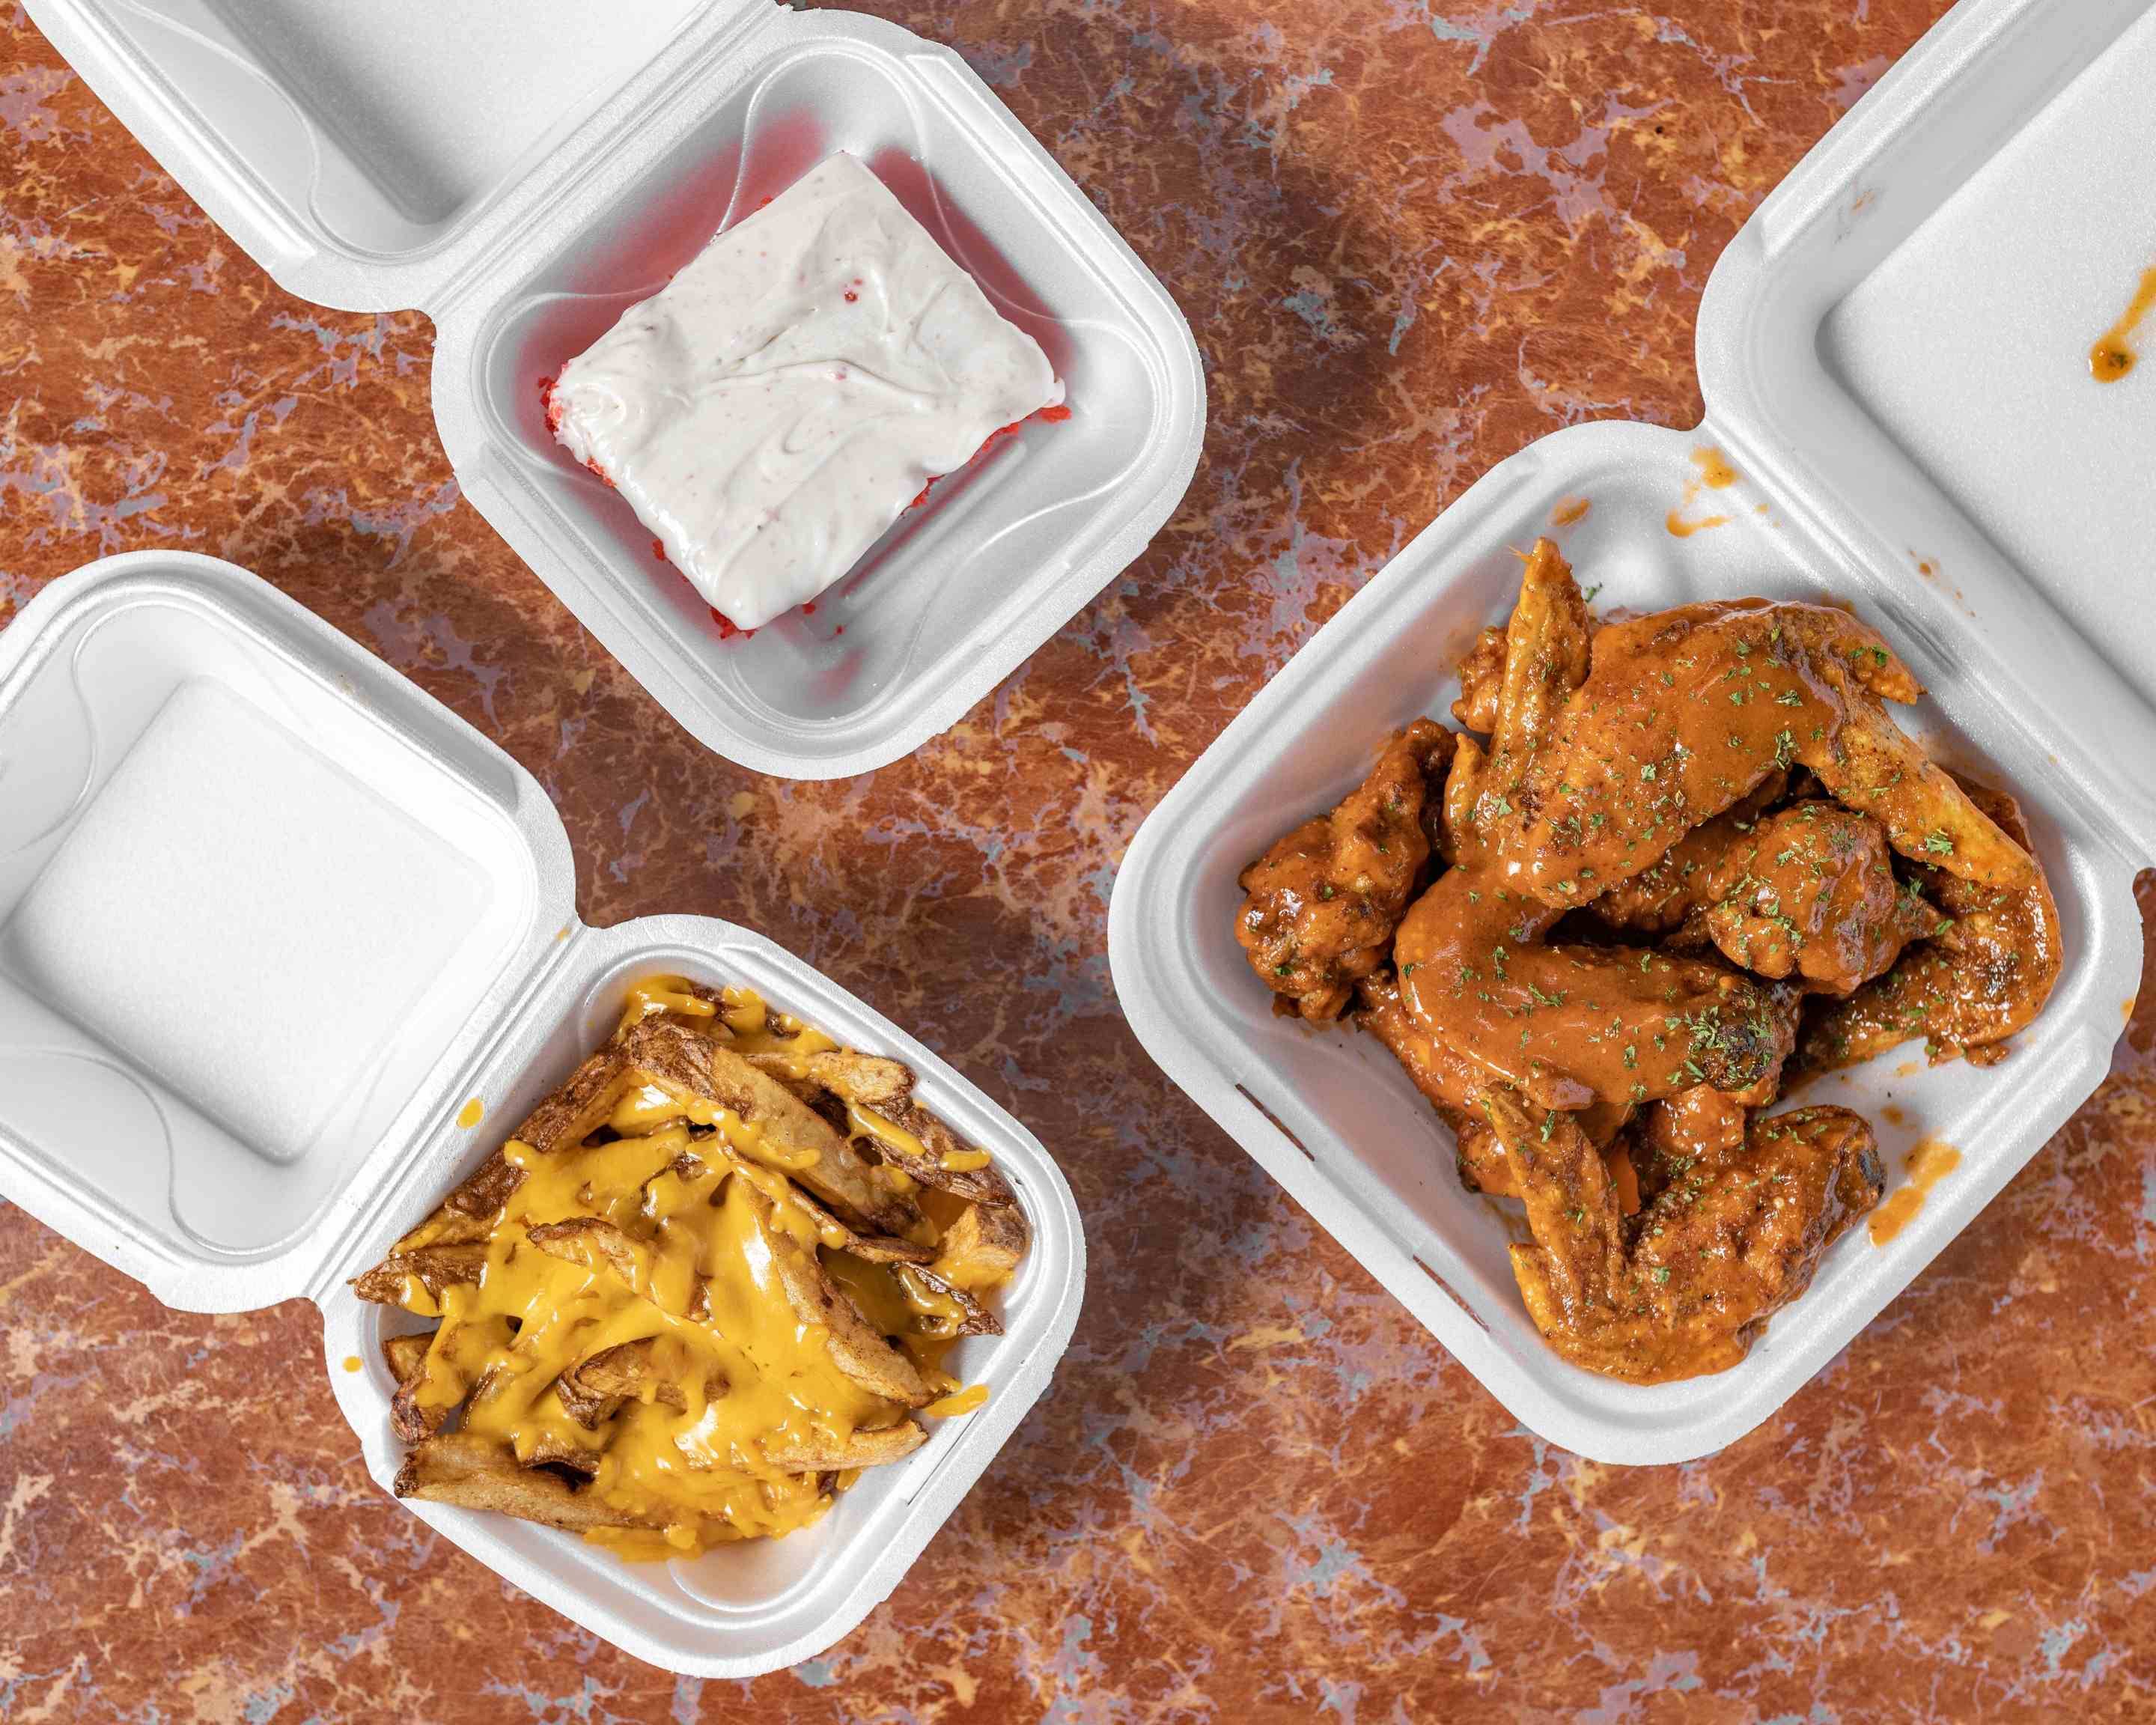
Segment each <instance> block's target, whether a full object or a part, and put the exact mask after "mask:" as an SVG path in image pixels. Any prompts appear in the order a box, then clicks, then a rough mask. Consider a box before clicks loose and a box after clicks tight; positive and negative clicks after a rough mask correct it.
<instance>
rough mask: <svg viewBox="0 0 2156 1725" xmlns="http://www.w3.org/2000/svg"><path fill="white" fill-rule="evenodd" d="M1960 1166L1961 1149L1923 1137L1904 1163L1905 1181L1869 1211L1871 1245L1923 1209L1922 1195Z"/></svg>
mask: <svg viewBox="0 0 2156 1725" xmlns="http://www.w3.org/2000/svg"><path fill="white" fill-rule="evenodd" d="M1960 1166H1961V1152H1960V1151H1958V1150H1957V1149H1955V1148H1954V1147H1953V1145H1951V1144H1948V1143H1944V1142H1941V1141H1940V1140H1939V1139H1938V1138H1926V1139H1925V1140H1923V1142H1921V1143H1919V1144H1918V1145H1917V1147H1916V1148H1915V1149H1913V1150H1912V1151H1911V1152H1910V1153H1909V1159H1908V1163H1907V1167H1908V1170H1909V1183H1908V1184H1907V1185H1906V1186H1902V1187H1900V1188H1898V1189H1896V1190H1895V1191H1893V1192H1892V1193H1890V1194H1888V1195H1887V1199H1886V1202H1885V1203H1884V1204H1881V1205H1880V1206H1879V1208H1878V1209H1876V1210H1874V1211H1872V1213H1871V1223H1870V1224H1869V1229H1870V1232H1871V1243H1872V1245H1876V1246H1883V1245H1886V1242H1887V1241H1888V1240H1892V1239H1893V1238H1894V1236H1895V1235H1897V1234H1899V1233H1900V1232H1901V1231H1902V1230H1903V1229H1904V1228H1906V1227H1907V1226H1908V1225H1909V1224H1910V1222H1911V1221H1912V1219H1914V1218H1915V1216H1916V1214H1917V1211H1919V1210H1921V1209H1923V1207H1924V1197H1925V1194H1927V1193H1928V1192H1929V1191H1930V1190H1931V1189H1932V1188H1933V1187H1934V1186H1936V1185H1938V1183H1939V1182H1940V1181H1941V1180H1943V1179H1944V1178H1946V1177H1947V1176H1948V1174H1950V1173H1953V1171H1954V1170H1955V1169H1956V1168H1959V1167H1960Z"/></svg>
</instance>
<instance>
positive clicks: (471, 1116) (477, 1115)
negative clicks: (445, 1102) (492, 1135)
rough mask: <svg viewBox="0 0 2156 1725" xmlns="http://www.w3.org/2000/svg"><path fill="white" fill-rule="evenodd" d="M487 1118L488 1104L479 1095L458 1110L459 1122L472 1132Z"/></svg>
mask: <svg viewBox="0 0 2156 1725" xmlns="http://www.w3.org/2000/svg"><path fill="white" fill-rule="evenodd" d="M485 1118H486V1104H485V1102H482V1101H480V1099H479V1098H478V1097H477V1096H474V1097H473V1098H472V1099H471V1100H470V1101H469V1102H466V1103H465V1105H464V1106H463V1107H462V1108H460V1109H459V1110H458V1111H457V1124H458V1125H459V1127H462V1128H463V1129H464V1130H465V1131H466V1132H470V1130H471V1129H472V1128H473V1127H475V1126H477V1125H478V1124H479V1123H480V1122H481V1121H482V1120H484V1119H485Z"/></svg>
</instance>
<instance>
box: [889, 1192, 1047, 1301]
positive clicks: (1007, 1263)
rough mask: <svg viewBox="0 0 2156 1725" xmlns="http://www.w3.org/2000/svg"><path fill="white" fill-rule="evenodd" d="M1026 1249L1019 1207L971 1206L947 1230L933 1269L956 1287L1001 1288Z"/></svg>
mask: <svg viewBox="0 0 2156 1725" xmlns="http://www.w3.org/2000/svg"><path fill="white" fill-rule="evenodd" d="M1025 1248H1026V1230H1025V1217H1024V1214H1023V1213H1021V1212H1020V1211H1019V1208H1018V1206H1017V1205H1015V1204H969V1205H968V1206H967V1208H966V1209H964V1210H963V1211H962V1212H961V1213H960V1214H959V1216H958V1219H957V1220H956V1221H954V1222H953V1223H952V1224H951V1225H950V1226H949V1227H948V1228H946V1229H945V1230H943V1239H942V1247H941V1250H939V1251H938V1252H937V1255H936V1256H935V1258H934V1260H932V1264H931V1266H930V1267H931V1268H932V1269H933V1270H934V1271H935V1272H936V1273H937V1275H938V1276H941V1277H942V1278H943V1280H944V1281H947V1282H948V1283H949V1284H950V1285H951V1286H952V1287H956V1288H969V1289H970V1288H993V1287H999V1286H1002V1285H1003V1284H1004V1282H1006V1281H1009V1280H1010V1279H1011V1277H1012V1276H1015V1275H1016V1274H1017V1273H1018V1266H1019V1260H1020V1259H1021V1258H1023V1257H1024V1255H1025ZM855 1255H856V1256H865V1255H866V1254H864V1253H856V1254H855Z"/></svg>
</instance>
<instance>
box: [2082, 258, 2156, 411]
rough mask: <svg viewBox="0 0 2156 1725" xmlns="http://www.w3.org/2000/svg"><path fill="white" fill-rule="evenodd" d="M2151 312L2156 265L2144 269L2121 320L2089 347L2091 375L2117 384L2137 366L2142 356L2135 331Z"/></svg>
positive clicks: (2155, 292)
mask: <svg viewBox="0 0 2156 1725" xmlns="http://www.w3.org/2000/svg"><path fill="white" fill-rule="evenodd" d="M2150 311H2156V264H2150V265H2149V266H2148V268H2147V269H2146V270H2143V271H2142V272H2141V285H2140V286H2139V287H2138V289H2136V290H2135V291H2134V295H2133V299H2132V300H2128V302H2127V306H2126V310H2125V311H2123V312H2122V313H2120V314H2119V319H2118V321H2117V323H2115V324H2113V325H2112V326H2111V327H2110V328H2109V329H2107V330H2106V331H2104V332H2103V333H2102V335H2101V336H2097V339H2096V345H2095V346H2094V347H2091V348H2090V349H2089V376H2091V377H2093V378H2095V379H2096V381H2097V382H2099V383H2116V382H2118V380H2119V379H2120V378H2122V377H2124V376H2125V375H2126V374H2127V373H2128V372H2130V371H2132V370H2133V366H2134V362H2135V360H2136V358H2137V357H2138V356H2137V355H2136V354H2135V352H2134V351H2133V332H2134V331H2136V330H2137V329H2138V328H2140V326H2141V320H2142V319H2143V318H2144V317H2146V316H2148V314H2149V312H2150Z"/></svg>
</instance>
